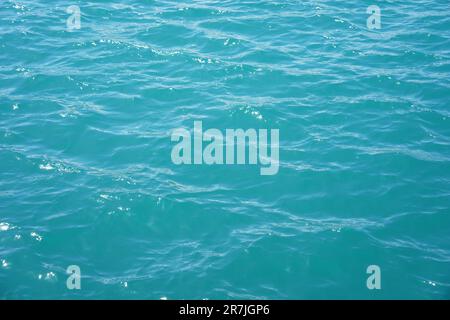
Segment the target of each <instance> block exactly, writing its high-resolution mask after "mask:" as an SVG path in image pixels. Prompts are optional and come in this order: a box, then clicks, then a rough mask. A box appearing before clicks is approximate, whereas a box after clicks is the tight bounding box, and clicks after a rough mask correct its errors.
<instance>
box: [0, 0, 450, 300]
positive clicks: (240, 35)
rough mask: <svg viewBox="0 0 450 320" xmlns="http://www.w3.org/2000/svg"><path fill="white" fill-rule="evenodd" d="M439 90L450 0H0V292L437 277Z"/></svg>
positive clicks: (113, 292) (446, 224) (159, 291)
mask: <svg viewBox="0 0 450 320" xmlns="http://www.w3.org/2000/svg"><path fill="white" fill-rule="evenodd" d="M71 5H75V6H78V7H79V8H80V13H81V18H80V28H79V29H77V28H75V29H73V30H72V29H69V25H68V24H67V21H66V20H67V19H68V18H69V16H70V13H67V11H66V9H67V8H68V7H69V6H71ZM370 5H377V6H379V8H380V9H381V16H380V17H381V28H380V29H369V28H368V26H367V23H366V20H367V18H368V17H369V14H368V13H367V12H366V10H367V8H368V7H369V6H370ZM449 103H450V2H449V1H448V0H400V1H387V0H386V1H375V0H363V1H361V0H348V1H339V0H317V1H313V0H243V1H236V0H235V1H226V0H225V1H217V0H214V1H212V0H203V1H200V0H197V1H175V0H163V1H160V0H146V1H136V0H132V1H128V0H118V1H95V2H93V1H76V0H74V1H61V0H57V1H37V0H23V1H19V0H17V1H16V0H9V1H8V0H2V1H1V3H0V299H112V298H114V299H161V298H167V299H335V298H337V299H350V298H357V299H404V298H408V299H409V298H410V299H422V298H423V299H449V298H450V109H449V108H450V106H449ZM194 121H202V123H203V126H204V128H205V129H208V128H217V129H219V130H225V129H227V128H244V129H249V128H255V129H261V128H265V129H279V130H280V131H279V132H280V163H279V172H278V174H276V175H272V176H262V175H260V172H259V168H258V167H257V166H251V165H239V166H226V165H211V166H207V165H175V164H173V163H172V160H171V150H172V147H173V146H174V143H173V142H172V141H171V139H170V134H171V132H172V131H173V130H174V129H176V128H186V129H189V130H192V128H193V125H194ZM70 265H77V266H79V268H80V270H81V289H80V290H69V289H68V288H67V286H66V280H67V277H68V275H67V274H66V269H67V267H68V266H70ZM370 265H377V266H379V267H380V271H381V289H380V290H377V289H374V290H369V289H368V288H367V286H366V280H367V278H368V277H369V275H368V274H367V273H366V269H367V267H368V266H370Z"/></svg>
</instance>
